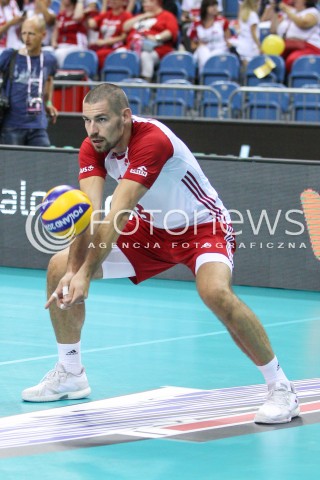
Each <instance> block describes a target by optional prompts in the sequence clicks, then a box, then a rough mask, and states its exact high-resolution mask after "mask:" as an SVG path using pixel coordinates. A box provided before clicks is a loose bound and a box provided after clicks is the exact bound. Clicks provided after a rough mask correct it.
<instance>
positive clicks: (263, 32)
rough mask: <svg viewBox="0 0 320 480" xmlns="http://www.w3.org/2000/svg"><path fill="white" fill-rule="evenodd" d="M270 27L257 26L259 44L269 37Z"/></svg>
mask: <svg viewBox="0 0 320 480" xmlns="http://www.w3.org/2000/svg"><path fill="white" fill-rule="evenodd" d="M270 33H271V32H270V27H261V25H260V26H259V37H260V43H262V42H263V40H264V39H265V38H266V37H267V36H268V35H270Z"/></svg>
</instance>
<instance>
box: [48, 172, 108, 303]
mask: <svg viewBox="0 0 320 480" xmlns="http://www.w3.org/2000/svg"><path fill="white" fill-rule="evenodd" d="M103 187H104V179H103V178H102V177H98V176H93V177H88V178H85V179H83V180H81V181H80V189H81V190H82V191H83V192H85V193H86V194H87V195H88V196H89V198H90V200H91V203H92V206H93V212H101V207H102V197H103ZM98 215H99V213H98ZM100 215H101V214H100ZM95 216H96V215H95ZM95 230H96V228H94V225H93V227H92V228H91V225H90V226H89V228H88V229H87V230H86V231H85V232H84V233H83V234H82V235H79V236H78V237H77V238H75V240H74V241H73V242H72V244H71V245H70V248H69V256H68V264H67V271H66V273H65V275H64V276H63V277H62V278H61V280H60V282H59V284H58V285H57V287H56V289H55V290H54V292H52V294H51V296H50V297H49V298H48V301H47V303H46V305H45V308H49V306H50V305H51V303H53V302H56V303H57V306H58V307H59V308H61V309H64V308H65V306H64V298H65V297H66V296H67V294H68V292H69V286H70V283H71V280H72V278H73V277H74V275H75V274H76V273H77V272H78V270H79V268H80V267H81V265H82V264H83V262H84V260H85V258H86V255H87V252H88V245H89V243H90V241H92V238H93V233H94V231H95Z"/></svg>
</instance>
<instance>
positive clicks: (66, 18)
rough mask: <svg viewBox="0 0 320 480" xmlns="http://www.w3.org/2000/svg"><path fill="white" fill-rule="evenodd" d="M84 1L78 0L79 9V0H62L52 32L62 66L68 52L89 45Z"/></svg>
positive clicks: (58, 59) (54, 46) (59, 62)
mask: <svg viewBox="0 0 320 480" xmlns="http://www.w3.org/2000/svg"><path fill="white" fill-rule="evenodd" d="M82 3H83V0H78V9H76V6H77V0H61V10H60V12H59V13H58V16H57V22H56V25H55V27H54V30H53V34H52V46H53V48H54V49H55V51H54V54H55V56H56V58H57V61H58V66H59V67H60V68H61V67H62V65H63V62H64V59H65V58H66V56H67V55H68V53H70V52H76V51H79V50H84V49H86V48H87V47H88V37H87V28H86V21H85V15H84V12H83V5H81V4H82ZM77 10H78V11H77Z"/></svg>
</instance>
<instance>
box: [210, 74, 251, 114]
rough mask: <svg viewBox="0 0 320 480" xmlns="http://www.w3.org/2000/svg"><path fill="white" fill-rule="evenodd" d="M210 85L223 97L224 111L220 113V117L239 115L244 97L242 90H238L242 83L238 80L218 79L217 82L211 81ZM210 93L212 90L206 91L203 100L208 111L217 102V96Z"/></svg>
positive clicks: (222, 105)
mask: <svg viewBox="0 0 320 480" xmlns="http://www.w3.org/2000/svg"><path fill="white" fill-rule="evenodd" d="M210 87H212V88H213V89H214V90H215V91H217V92H218V93H219V95H220V97H221V107H222V112H221V114H220V117H223V118H228V117H229V118H230V117H231V118H235V117H239V116H240V112H241V103H242V102H241V98H242V97H241V93H240V92H238V93H236V92H237V91H238V89H239V88H240V85H239V84H238V83H237V82H232V81H228V80H225V81H221V80H218V81H217V82H213V83H211V85H210ZM209 93H210V92H207V91H206V92H204V98H203V102H204V105H205V107H206V110H207V111H208V110H209V108H210V105H211V107H213V106H214V105H215V104H216V103H217V97H215V96H214V95H213V96H212V95H211V96H210V95H208V94H209ZM210 97H211V98H210ZM204 116H206V115H204Z"/></svg>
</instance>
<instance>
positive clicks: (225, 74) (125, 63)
mask: <svg viewBox="0 0 320 480" xmlns="http://www.w3.org/2000/svg"><path fill="white" fill-rule="evenodd" d="M268 58H271V60H272V61H273V63H274V65H275V68H273V69H272V70H271V72H270V73H269V74H268V75H267V76H266V77H265V78H263V79H259V78H257V76H256V74H255V71H256V69H257V68H259V67H261V66H262V65H264V64H265V63H266V60H267V59H268ZM71 68H73V69H74V68H77V69H83V70H85V71H86V72H87V75H88V76H89V78H92V79H95V78H96V77H97V75H98V60H97V55H96V53H95V52H93V51H91V50H83V51H79V52H72V53H69V54H68V55H67V57H66V58H65V60H64V63H63V69H71ZM139 75H140V60H139V57H138V56H137V55H136V53H135V52H131V51H119V52H113V53H111V54H110V55H109V56H108V57H107V58H106V60H105V62H104V66H103V69H102V78H101V79H102V80H104V81H107V82H119V81H121V80H123V78H128V77H139ZM157 75H158V77H157V81H158V82H159V83H163V82H166V81H167V80H171V79H184V80H188V81H190V82H192V83H195V81H196V75H197V68H196V64H195V62H194V59H193V56H192V54H191V53H190V52H171V53H169V54H167V55H166V56H165V57H163V58H162V60H161V62H160V65H159V68H158V73H157ZM243 76H244V82H243V83H244V84H245V85H248V86H255V85H258V84H259V83H261V82H262V81H263V82H278V83H283V82H284V79H285V64H284V60H283V58H282V57H280V56H276V55H269V56H267V55H258V56H257V57H255V58H253V59H252V60H251V61H250V62H249V63H248V65H247V67H246V70H245V72H244V73H243ZM216 80H231V81H236V82H240V62H239V58H238V57H237V56H236V55H234V54H232V53H225V54H222V55H214V56H213V57H211V58H209V59H208V60H207V62H206V64H205V66H204V68H203V71H202V73H201V75H200V76H199V78H198V81H199V84H201V85H209V84H210V83H212V82H213V81H216ZM305 83H315V84H319V85H320V56H317V55H304V56H302V57H300V58H298V59H297V60H296V61H295V62H294V64H293V67H292V71H291V73H290V75H289V79H288V86H291V87H300V86H301V85H303V84H305Z"/></svg>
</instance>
